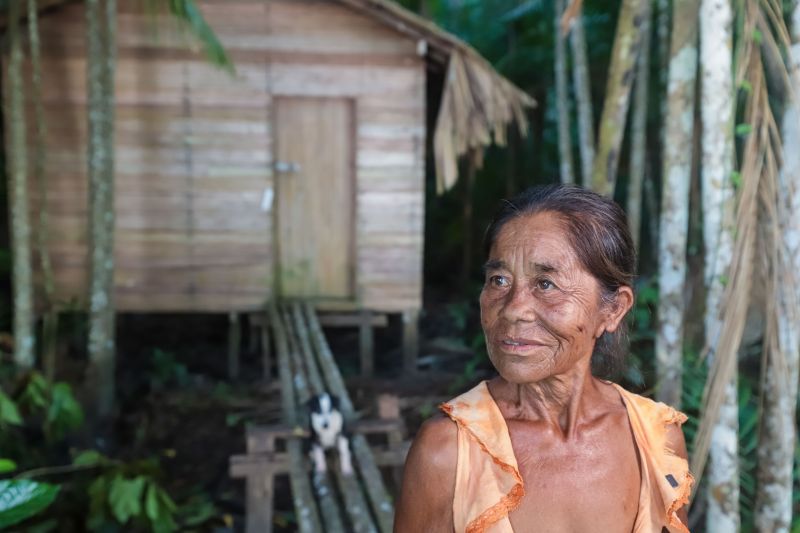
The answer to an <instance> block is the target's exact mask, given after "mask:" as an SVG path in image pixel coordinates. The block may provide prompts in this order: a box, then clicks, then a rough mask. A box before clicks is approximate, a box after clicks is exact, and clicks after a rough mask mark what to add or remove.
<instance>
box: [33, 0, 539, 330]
mask: <svg viewBox="0 0 800 533" xmlns="http://www.w3.org/2000/svg"><path fill="white" fill-rule="evenodd" d="M47 4H49V6H48V8H47V9H46V10H44V11H43V12H42V15H41V18H40V26H41V39H42V67H43V83H44V85H43V87H44V94H43V98H44V109H45V118H46V121H47V130H48V131H47V167H46V180H47V190H48V195H47V205H46V206H43V205H41V203H40V202H39V201H38V197H39V196H38V194H37V191H36V190H35V189H34V190H32V195H31V197H32V200H31V201H32V213H37V212H39V210H40V209H42V208H46V209H47V212H48V215H49V229H48V247H49V253H50V256H51V260H52V263H53V266H54V272H55V284H56V292H57V300H58V301H59V302H61V303H62V304H71V305H77V306H83V305H85V300H86V295H87V292H88V291H87V280H88V275H89V269H88V256H87V254H88V245H87V219H88V207H87V203H88V202H87V170H86V169H87V161H86V138H87V131H86V129H87V125H86V124H87V119H86V111H87V110H86V101H87V94H86V36H85V35H86V34H85V15H84V6H83V5H82V3H80V2H58V1H53V0H50V1H48V2H47ZM145 4H146V2H129V1H125V2H119V6H118V10H119V13H118V26H117V43H118V50H117V70H116V89H115V95H116V103H115V106H116V107H115V112H116V126H115V134H114V135H115V137H114V139H115V147H116V152H115V176H116V178H115V179H116V182H115V205H116V213H115V216H116V221H115V224H116V225H115V268H116V271H115V272H116V273H115V287H116V288H115V306H116V309H117V310H118V311H120V312H229V313H230V312H235V313H239V312H252V311H256V310H259V309H263V306H264V304H265V302H267V301H268V300H270V299H272V298H276V297H281V298H303V299H312V300H314V301H315V302H316V303H317V305H318V306H319V307H320V308H321V309H337V310H351V311H357V310H370V311H375V312H379V313H406V317H407V322H412V323H413V322H414V321H415V318H414V317H415V316H416V313H417V311H418V310H419V309H420V308H421V305H422V283H423V279H422V255H423V236H424V231H423V230H424V227H423V222H424V205H425V202H424V194H425V162H426V147H427V146H429V145H433V146H434V151H435V161H436V168H437V176H436V179H437V188H438V190H440V191H441V190H444V189H446V188H448V187H450V186H452V185H453V183H454V182H455V180H456V174H457V168H458V167H457V160H458V158H459V157H461V156H463V155H465V154H472V155H477V154H480V153H481V152H482V149H483V147H484V146H486V145H488V144H489V143H491V142H492V140H493V139H494V140H495V141H500V142H502V140H503V135H504V132H505V130H506V128H507V127H508V126H509V124H510V123H512V122H514V121H516V122H517V124H518V125H519V126H520V127H521V128H522V129H524V128H525V116H524V108H525V107H526V106H530V105H532V104H533V102H532V100H531V99H530V98H529V97H528V96H527V95H525V94H524V93H523V92H521V91H520V90H519V89H517V88H516V87H514V86H513V85H512V84H510V83H509V82H508V81H507V80H505V79H504V78H502V77H501V76H500V75H498V74H497V73H496V72H495V71H494V70H493V69H492V67H491V66H490V65H489V64H488V63H487V62H486V61H485V60H484V59H483V58H481V57H480V56H479V55H478V54H477V53H476V52H475V51H474V50H472V49H471V48H470V47H469V46H467V45H466V44H465V43H463V42H461V41H459V40H458V39H457V38H455V37H454V36H452V35H450V34H448V33H446V32H444V31H442V30H441V29H439V28H437V27H436V26H435V25H433V24H432V23H430V22H427V21H425V20H424V19H422V18H420V17H418V16H416V15H414V14H412V13H410V12H408V11H406V10H404V9H402V8H401V7H399V6H398V5H396V4H394V3H393V2H390V1H388V0H314V1H307V0H199V1H198V5H199V6H200V8H201V10H202V12H203V14H204V16H205V17H206V19H207V20H208V22H209V24H210V25H211V26H212V27H213V29H214V31H215V33H216V34H217V36H218V37H219V38H220V41H221V42H222V44H223V46H224V47H225V49H226V51H227V53H228V54H229V56H230V58H231V60H232V62H233V64H234V66H235V73H234V74H233V75H231V74H230V73H227V72H224V71H223V70H220V69H218V68H215V67H214V66H212V65H211V64H209V62H208V61H207V60H206V59H205V57H204V56H203V54H202V52H201V51H200V50H198V49H197V48H196V47H195V48H193V47H192V46H191V45H192V40H191V38H189V37H188V36H187V35H186V33H185V32H181V31H179V27H178V26H177V25H176V22H175V21H174V20H173V19H172V17H171V16H170V15H167V14H163V15H153V14H151V13H146V12H145V11H144V10H143V6H144V5H145ZM29 107H30V104H29ZM29 116H31V117H32V116H33V114H32V112H31V113H30V115H29ZM429 136H430V138H431V139H432V142H430V143H429V142H426V141H427V140H428V139H429ZM36 218H37V217H34V219H36Z"/></svg>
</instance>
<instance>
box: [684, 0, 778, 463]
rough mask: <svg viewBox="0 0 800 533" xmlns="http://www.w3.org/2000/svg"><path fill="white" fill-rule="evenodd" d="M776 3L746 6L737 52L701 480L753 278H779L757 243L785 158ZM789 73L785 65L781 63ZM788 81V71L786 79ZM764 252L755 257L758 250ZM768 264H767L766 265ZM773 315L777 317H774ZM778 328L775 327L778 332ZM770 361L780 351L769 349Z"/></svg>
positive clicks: (696, 456) (699, 448)
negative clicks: (729, 216) (736, 180)
mask: <svg viewBox="0 0 800 533" xmlns="http://www.w3.org/2000/svg"><path fill="white" fill-rule="evenodd" d="M773 2H774V0H763V1H762V2H760V3H759V2H745V3H744V10H745V12H744V24H743V32H742V41H741V42H740V43H739V47H738V50H737V55H738V61H737V65H738V69H737V72H736V74H735V79H736V82H737V86H744V85H743V84H744V82H747V83H746V86H747V87H749V89H748V91H747V96H746V105H745V110H744V122H745V123H746V124H748V125H749V126H750V133H749V134H748V137H747V140H746V142H745V146H744V150H743V153H742V164H741V169H740V175H741V176H742V183H741V186H740V188H739V191H738V197H737V215H736V227H735V230H734V231H735V236H736V239H735V244H734V253H733V262H732V264H731V266H730V269H729V273H728V280H729V282H728V284H727V286H726V292H725V296H724V300H723V305H722V312H721V315H722V316H721V325H720V327H719V331H717V332H712V335H711V338H714V339H716V342H715V343H713V344H712V345H711V346H709V347H708V350H709V351H711V352H712V353H714V359H713V363H712V365H711V368H710V371H709V377H708V380H707V382H706V387H705V390H704V393H703V398H704V401H703V404H704V406H705V408H704V410H703V413H702V417H701V420H700V423H699V427H698V430H697V433H696V435H695V439H694V445H693V446H692V449H693V455H692V471H693V472H694V473H695V474H696V475H697V476H698V477H699V476H701V475H702V473H703V470H704V468H705V464H706V461H707V458H708V452H709V447H710V444H711V433H712V430H713V428H714V426H715V424H716V421H717V419H718V416H719V412H720V408H721V406H722V403H723V400H724V398H725V388H726V385H727V384H728V383H729V382H730V379H731V378H732V376H734V375H735V370H736V367H737V363H738V352H739V348H740V345H741V341H742V333H743V331H744V326H745V321H746V319H747V311H748V308H749V307H750V305H751V301H750V294H751V290H752V283H753V278H754V276H755V275H756V274H757V273H758V274H759V275H761V276H772V275H775V269H774V265H773V264H772V263H773V262H774V260H773V259H772V258H767V260H766V262H764V261H760V262H757V261H756V257H761V258H763V257H764V256H765V251H764V250H763V248H761V246H763V241H762V240H760V239H758V238H757V237H758V236H759V233H760V228H761V227H762V226H763V225H764V224H771V223H772V222H773V221H774V220H775V218H774V217H775V212H774V209H773V208H772V207H773V206H774V204H772V205H770V202H771V201H774V200H770V199H768V198H770V195H769V194H768V192H769V191H770V190H771V189H772V188H774V186H775V183H776V182H777V179H778V171H779V168H780V162H781V161H780V160H781V158H780V154H781V153H782V146H781V137H780V132H779V129H778V126H777V123H776V121H775V117H774V114H773V111H772V107H771V105H770V100H769V93H768V88H767V80H766V74H765V65H764V54H765V50H766V51H767V52H766V53H772V52H770V50H776V49H777V48H778V43H779V42H781V43H782V42H783V38H784V35H788V32H785V27H784V29H783V30H781V31H776V30H775V29H774V28H773V27H772V26H771V25H770V24H767V20H766V17H770V16H771V13H772V12H773V11H774V7H775V6H774V5H771V4H772V3H773ZM757 29H760V31H764V30H770V31H769V35H768V36H767V39H766V41H767V43H768V44H767V45H766V46H764V45H763V43H764V41H765V39H763V35H762V36H761V37H762V38H758V37H756V35H757V33H756V30H757ZM781 65H782V66H783V68H784V70H786V66H785V64H784V63H783V62H781ZM785 75H786V79H788V72H787V73H786V74H785ZM757 250H758V251H759V252H762V253H759V254H756V251H757ZM762 263H763V264H762ZM770 314H772V313H770ZM773 329H774V328H773ZM774 335H775V333H774V331H771V330H768V332H767V337H766V338H765V342H766V343H767V345H768V346H775V344H774V343H775V342H777V341H776V339H775V338H774ZM769 353H770V354H771V356H777V355H776V354H780V353H781V352H780V350H777V351H775V350H774V349H772V348H771V349H770V350H769Z"/></svg>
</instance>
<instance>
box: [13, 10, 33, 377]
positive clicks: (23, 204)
mask: <svg viewBox="0 0 800 533" xmlns="http://www.w3.org/2000/svg"><path fill="white" fill-rule="evenodd" d="M21 11H22V0H11V1H10V2H9V16H8V20H9V24H8V39H9V46H10V50H9V59H8V76H7V80H8V81H7V85H6V94H7V95H8V100H7V101H8V109H7V110H6V116H7V117H8V125H9V135H8V139H9V142H8V190H9V193H10V194H9V200H10V204H11V205H10V215H11V217H10V218H11V255H12V257H13V263H12V269H13V279H12V284H13V294H14V362H15V363H16V364H17V366H19V367H20V368H31V367H33V364H34V344H35V340H34V334H33V275H32V272H31V225H30V213H29V210H30V208H29V204H28V169H27V160H28V155H27V150H26V145H25V142H26V134H25V88H24V84H23V80H22V42H21V36H20V29H19V26H20V24H19V19H20V14H21Z"/></svg>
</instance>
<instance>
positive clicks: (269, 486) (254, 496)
mask: <svg viewBox="0 0 800 533" xmlns="http://www.w3.org/2000/svg"><path fill="white" fill-rule="evenodd" d="M274 485H275V473H274V472H272V470H271V469H270V467H269V466H267V465H263V466H259V467H257V471H256V472H253V473H252V474H250V475H249V476H247V501H246V507H245V509H246V510H247V513H246V514H247V520H246V522H245V531H246V532H247V533H270V532H271V531H272V507H273V505H272V493H273V488H274Z"/></svg>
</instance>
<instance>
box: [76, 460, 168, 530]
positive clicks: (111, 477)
mask: <svg viewBox="0 0 800 533" xmlns="http://www.w3.org/2000/svg"><path fill="white" fill-rule="evenodd" d="M73 464H82V465H96V466H99V467H101V470H100V474H99V475H97V477H95V478H94V480H93V481H92V482H91V483H90V484H89V486H88V488H87V489H86V494H87V496H88V498H89V516H88V517H87V520H86V527H87V529H89V530H90V531H105V530H107V529H109V528H116V527H118V526H127V525H129V524H136V526H137V527H138V528H144V529H146V530H148V531H153V532H156V533H159V532H168V531H175V530H176V529H177V528H178V526H177V524H176V520H175V517H176V515H177V512H178V506H177V505H176V504H175V502H174V501H173V500H172V498H171V497H170V496H169V494H167V492H166V491H165V490H164V488H163V487H162V486H161V485H160V483H159V482H158V479H157V478H158V477H159V475H160V468H159V465H158V462H157V461H154V460H143V461H135V462H131V463H124V462H120V461H114V460H111V459H109V458H107V457H104V456H103V455H102V454H100V453H98V452H96V451H94V450H88V451H85V452H82V453H81V454H79V455H78V456H77V457H75V459H74V461H73Z"/></svg>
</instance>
